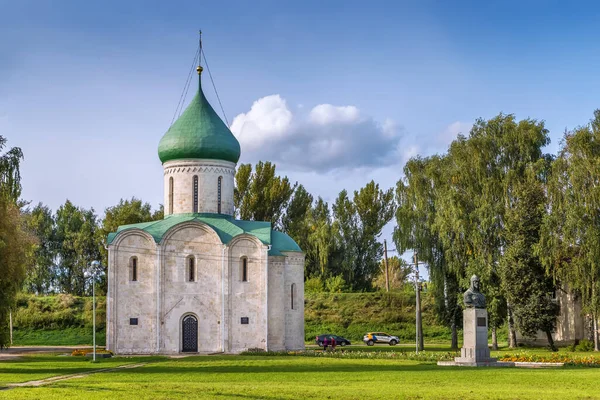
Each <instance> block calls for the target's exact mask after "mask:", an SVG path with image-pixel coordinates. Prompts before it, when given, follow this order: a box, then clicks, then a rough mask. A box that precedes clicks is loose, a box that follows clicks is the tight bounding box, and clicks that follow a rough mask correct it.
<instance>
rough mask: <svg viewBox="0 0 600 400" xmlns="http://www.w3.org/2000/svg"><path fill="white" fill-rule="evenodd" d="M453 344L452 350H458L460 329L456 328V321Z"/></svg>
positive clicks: (453, 330)
mask: <svg viewBox="0 0 600 400" xmlns="http://www.w3.org/2000/svg"><path fill="white" fill-rule="evenodd" d="M451 328H452V344H451V345H450V348H451V349H452V350H458V329H456V321H453V322H452V327H451Z"/></svg>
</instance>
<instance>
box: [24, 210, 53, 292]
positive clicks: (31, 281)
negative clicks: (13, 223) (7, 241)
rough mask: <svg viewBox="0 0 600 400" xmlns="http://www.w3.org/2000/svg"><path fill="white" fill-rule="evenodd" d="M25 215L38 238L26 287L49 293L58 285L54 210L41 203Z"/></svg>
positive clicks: (28, 225) (26, 223)
mask: <svg viewBox="0 0 600 400" xmlns="http://www.w3.org/2000/svg"><path fill="white" fill-rule="evenodd" d="M24 217H25V226H26V228H27V230H28V231H29V232H30V233H31V234H32V235H34V236H35V237H36V239H37V241H36V244H35V246H34V252H33V258H32V260H31V263H30V265H29V268H28V269H27V279H26V280H25V287H26V289H27V290H28V291H29V292H31V293H35V294H48V293H51V292H52V291H53V289H54V288H55V287H56V282H55V280H56V271H55V259H56V229H55V226H54V218H53V217H52V210H50V208H49V207H47V206H44V205H43V204H42V203H39V204H38V205H37V206H35V207H34V208H33V209H32V210H29V211H27V212H26V213H25V215H24Z"/></svg>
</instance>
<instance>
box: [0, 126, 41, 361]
mask: <svg viewBox="0 0 600 400" xmlns="http://www.w3.org/2000/svg"><path fill="white" fill-rule="evenodd" d="M5 146H6V139H5V138H3V137H2V136H0V151H1V150H3V149H4V147H5ZM22 159H23V153H22V152H21V149H19V148H18V147H15V148H12V149H9V150H8V151H7V152H6V153H5V154H0V349H1V348H4V347H6V346H7V345H9V344H10V343H9V342H10V332H9V327H8V319H9V313H10V310H11V308H12V306H13V305H14V300H15V296H16V294H17V292H18V291H19V289H20V288H21V286H22V284H23V281H24V279H25V276H26V265H27V263H28V261H29V259H30V258H31V257H32V251H33V244H34V242H35V240H34V238H33V237H32V236H31V235H29V234H28V232H27V231H26V229H25V226H24V221H23V217H22V214H21V209H20V207H19V206H18V205H17V200H18V198H19V195H20V193H21V181H20V177H21V176H20V173H19V168H20V162H21V160H22Z"/></svg>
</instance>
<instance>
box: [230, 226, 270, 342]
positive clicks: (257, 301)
mask: <svg viewBox="0 0 600 400" xmlns="http://www.w3.org/2000/svg"><path fill="white" fill-rule="evenodd" d="M229 246H230V247H229V259H230V263H229V264H230V269H229V271H230V275H229V276H230V277H231V282H230V287H231V293H230V296H229V299H230V302H229V312H230V315H229V318H228V321H229V334H228V341H229V351H231V352H234V353H236V352H240V351H243V350H247V349H250V348H261V349H265V347H266V337H267V325H266V324H267V309H266V302H265V300H266V268H267V265H266V263H267V258H266V252H267V247H266V246H264V245H263V244H262V243H261V242H260V241H259V240H258V239H256V238H255V237H252V236H249V235H243V236H241V237H236V238H235V239H233V240H232V241H231V242H230V244H229ZM244 257H245V258H246V259H247V260H248V264H247V265H248V276H247V278H248V280H247V281H246V282H244V281H243V280H242V265H243V264H242V263H243V259H244ZM242 318H247V319H248V320H247V322H248V323H247V324H246V323H244V324H243V323H242ZM244 322H246V321H245V320H244Z"/></svg>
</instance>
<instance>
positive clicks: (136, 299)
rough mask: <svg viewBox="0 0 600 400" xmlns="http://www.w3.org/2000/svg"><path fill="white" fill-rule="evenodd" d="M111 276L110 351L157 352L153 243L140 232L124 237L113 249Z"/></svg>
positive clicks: (154, 252)
mask: <svg viewBox="0 0 600 400" xmlns="http://www.w3.org/2000/svg"><path fill="white" fill-rule="evenodd" d="M132 257H137V281H133V280H132V278H133V277H132V270H131V259H132ZM108 275H109V276H108V281H109V293H108V296H107V297H108V307H107V308H108V310H107V312H108V314H109V315H107V319H108V321H109V324H108V325H109V326H108V332H107V347H108V349H109V350H112V351H115V352H116V353H119V354H127V353H154V352H156V296H155V293H156V292H155V290H156V289H155V288H156V245H155V243H154V240H153V239H152V238H151V237H150V236H149V235H146V234H144V233H140V232H139V231H131V232H125V233H123V236H122V237H121V238H120V239H119V241H118V243H117V244H116V245H114V246H111V249H110V254H109V272H108ZM132 318H136V319H137V325H134V324H132V323H133V322H134V321H132V320H131V319H132Z"/></svg>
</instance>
